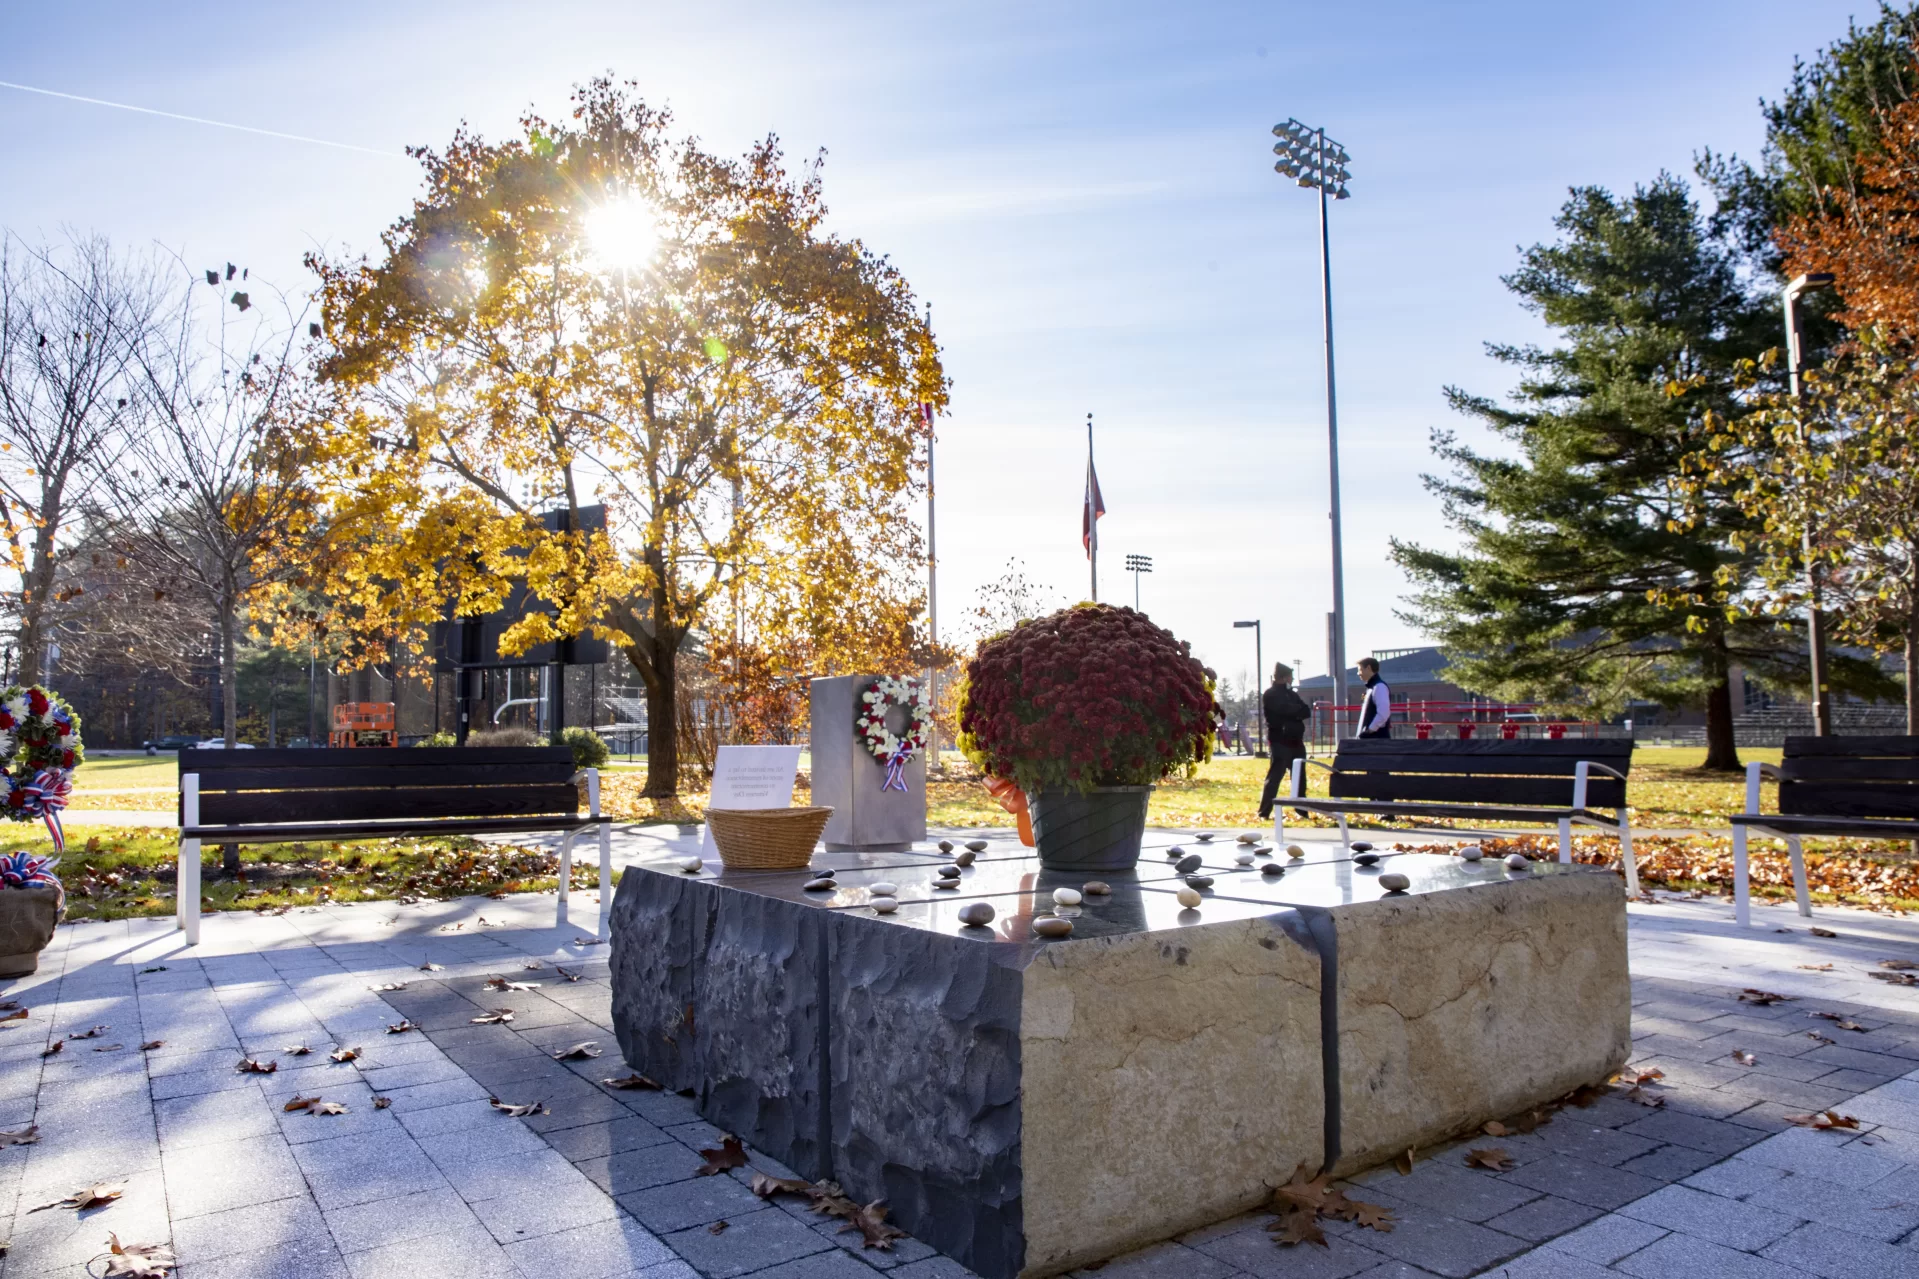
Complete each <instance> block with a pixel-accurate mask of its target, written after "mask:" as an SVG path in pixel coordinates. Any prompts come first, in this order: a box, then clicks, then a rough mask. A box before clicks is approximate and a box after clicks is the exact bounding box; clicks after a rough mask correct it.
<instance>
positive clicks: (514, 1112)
mask: <svg viewBox="0 0 1919 1279" xmlns="http://www.w3.org/2000/svg"><path fill="white" fill-rule="evenodd" d="M487 1100H488V1101H490V1102H492V1103H493V1109H495V1110H497V1111H499V1112H500V1113H501V1114H503V1115H508V1116H511V1117H512V1118H514V1119H518V1118H520V1117H521V1116H523V1115H550V1114H552V1113H553V1112H552V1111H550V1110H548V1109H547V1108H546V1103H545V1102H544V1101H530V1102H527V1103H526V1104H525V1105H516V1104H515V1103H513V1102H510V1101H501V1100H500V1099H499V1098H498V1097H489V1098H487Z"/></svg>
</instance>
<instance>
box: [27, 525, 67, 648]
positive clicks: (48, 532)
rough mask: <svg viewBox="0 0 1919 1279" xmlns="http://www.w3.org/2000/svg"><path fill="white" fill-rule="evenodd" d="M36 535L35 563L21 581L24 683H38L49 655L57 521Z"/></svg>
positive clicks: (34, 542) (41, 529) (38, 531)
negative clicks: (48, 615)
mask: <svg viewBox="0 0 1919 1279" xmlns="http://www.w3.org/2000/svg"><path fill="white" fill-rule="evenodd" d="M58 519H59V516H58V514H57V513H56V515H55V516H54V521H50V522H49V523H48V524H44V525H42V526H41V527H40V528H38V529H36V530H35V531H34V535H33V562H32V563H31V564H29V565H28V567H27V571H26V572H25V573H24V574H22V576H21V582H20V668H19V669H20V681H19V682H20V683H22V684H38V683H40V676H41V674H42V669H41V668H42V667H44V666H45V665H46V656H47V600H48V599H49V598H51V597H52V595H53V568H54V563H53V532H52V528H53V522H57V520H58Z"/></svg>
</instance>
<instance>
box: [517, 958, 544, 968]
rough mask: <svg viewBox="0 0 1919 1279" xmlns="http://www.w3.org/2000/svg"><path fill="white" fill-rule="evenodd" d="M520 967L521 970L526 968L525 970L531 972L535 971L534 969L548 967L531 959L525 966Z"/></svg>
mask: <svg viewBox="0 0 1919 1279" xmlns="http://www.w3.org/2000/svg"><path fill="white" fill-rule="evenodd" d="M520 967H521V968H524V969H528V970H531V969H534V968H544V967H546V965H544V964H542V963H541V962H540V961H539V960H537V959H529V960H527V961H526V962H525V963H524V964H521V965H520Z"/></svg>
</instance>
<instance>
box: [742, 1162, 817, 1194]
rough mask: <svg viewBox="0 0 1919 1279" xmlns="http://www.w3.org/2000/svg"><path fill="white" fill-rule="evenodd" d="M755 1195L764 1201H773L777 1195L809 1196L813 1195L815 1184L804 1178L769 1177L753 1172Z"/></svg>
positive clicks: (756, 1170)
mask: <svg viewBox="0 0 1919 1279" xmlns="http://www.w3.org/2000/svg"><path fill="white" fill-rule="evenodd" d="M753 1193H754V1194H756V1195H758V1196H759V1197H760V1198H762V1199H771V1198H772V1197H773V1196H774V1195H777V1194H788V1195H807V1194H811V1193H813V1183H812V1182H810V1181H808V1180H806V1179H805V1178H804V1177H769V1176H768V1175H767V1174H765V1173H763V1172H761V1171H759V1170H758V1169H757V1168H756V1169H754V1170H753Z"/></svg>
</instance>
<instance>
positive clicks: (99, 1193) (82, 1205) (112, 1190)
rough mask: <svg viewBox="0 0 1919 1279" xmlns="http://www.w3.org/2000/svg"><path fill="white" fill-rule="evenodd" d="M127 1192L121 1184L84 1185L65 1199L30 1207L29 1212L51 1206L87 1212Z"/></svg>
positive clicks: (40, 1210)
mask: <svg viewBox="0 0 1919 1279" xmlns="http://www.w3.org/2000/svg"><path fill="white" fill-rule="evenodd" d="M125 1192H126V1187H125V1186H121V1185H96V1186H82V1187H81V1188H80V1189H78V1190H76V1191H74V1192H73V1193H72V1194H70V1195H68V1196H67V1197H66V1198H65V1199H56V1200H54V1201H53V1202H52V1203H49V1204H41V1205H40V1206H39V1207H38V1208H29V1209H27V1211H28V1212H45V1211H46V1210H47V1209H49V1208H71V1209H73V1210H74V1211H75V1212H85V1211H86V1210H87V1209H89V1208H98V1207H101V1206H102V1205H105V1204H110V1203H112V1202H113V1201H114V1200H116V1199H118V1198H119V1197H120V1196H121V1195H122V1194H124V1193H125Z"/></svg>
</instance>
